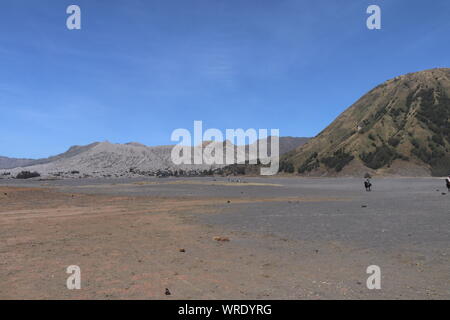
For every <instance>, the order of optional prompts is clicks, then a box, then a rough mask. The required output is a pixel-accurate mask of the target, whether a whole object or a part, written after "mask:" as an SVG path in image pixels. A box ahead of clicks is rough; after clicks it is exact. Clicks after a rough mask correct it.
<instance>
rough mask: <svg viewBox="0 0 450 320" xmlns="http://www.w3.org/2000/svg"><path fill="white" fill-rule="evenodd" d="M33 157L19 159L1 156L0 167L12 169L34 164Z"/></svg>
mask: <svg viewBox="0 0 450 320" xmlns="http://www.w3.org/2000/svg"><path fill="white" fill-rule="evenodd" d="M34 161H35V160H33V159H17V158H8V157H1V156H0V169H12V168H17V167H25V166H28V165H30V164H33V162H34Z"/></svg>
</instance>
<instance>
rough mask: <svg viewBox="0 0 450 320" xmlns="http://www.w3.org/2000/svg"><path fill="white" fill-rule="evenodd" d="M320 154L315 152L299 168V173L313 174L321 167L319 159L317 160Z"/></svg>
mask: <svg viewBox="0 0 450 320" xmlns="http://www.w3.org/2000/svg"><path fill="white" fill-rule="evenodd" d="M317 157H318V153H317V152H314V153H313V154H311V155H310V156H309V157H308V159H306V161H305V162H303V164H302V165H301V166H300V167H299V168H298V173H305V172H311V171H313V170H314V169H317V168H318V167H319V166H320V163H319V159H317Z"/></svg>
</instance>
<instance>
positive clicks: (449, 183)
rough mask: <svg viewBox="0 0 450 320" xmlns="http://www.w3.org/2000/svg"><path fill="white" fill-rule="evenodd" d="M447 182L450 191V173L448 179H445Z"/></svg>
mask: <svg viewBox="0 0 450 320" xmlns="http://www.w3.org/2000/svg"><path fill="white" fill-rule="evenodd" d="M445 182H446V184H447V189H448V191H450V174H449V175H448V177H447V179H445Z"/></svg>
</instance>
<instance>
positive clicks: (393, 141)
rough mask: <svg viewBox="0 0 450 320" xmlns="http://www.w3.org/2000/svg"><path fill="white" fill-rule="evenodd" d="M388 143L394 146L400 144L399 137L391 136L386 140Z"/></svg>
mask: <svg viewBox="0 0 450 320" xmlns="http://www.w3.org/2000/svg"><path fill="white" fill-rule="evenodd" d="M388 144H389V145H390V146H392V147H394V148H395V147H397V146H398V145H399V144H400V139H399V138H397V137H391V138H389V140H388Z"/></svg>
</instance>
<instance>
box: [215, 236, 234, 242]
mask: <svg viewBox="0 0 450 320" xmlns="http://www.w3.org/2000/svg"><path fill="white" fill-rule="evenodd" d="M213 240H215V241H220V242H228V241H230V238H227V237H214V238H213Z"/></svg>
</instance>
